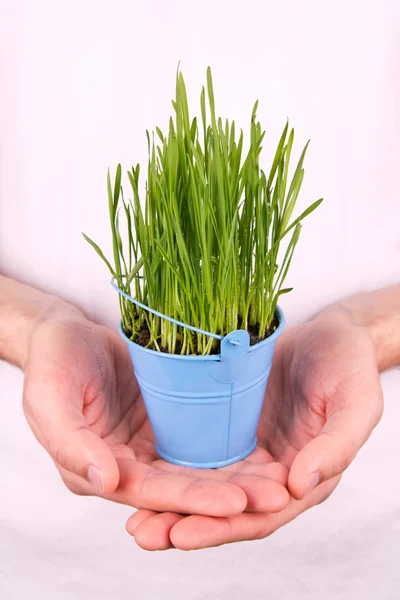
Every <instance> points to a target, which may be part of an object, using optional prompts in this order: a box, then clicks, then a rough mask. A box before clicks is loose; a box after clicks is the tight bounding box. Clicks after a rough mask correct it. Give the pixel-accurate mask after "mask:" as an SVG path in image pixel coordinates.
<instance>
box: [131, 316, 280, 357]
mask: <svg viewBox="0 0 400 600" xmlns="http://www.w3.org/2000/svg"><path fill="white" fill-rule="evenodd" d="M240 325H241V322H240V319H239V328H240ZM278 326H279V321H278V319H277V317H276V315H274V318H273V321H272V323H271V325H270V326H269V327H268V329H267V330H266V332H265V336H264V337H263V339H266V338H267V337H269V336H270V335H272V334H273V333H274V331H275V330H276V329H277V328H278ZM247 332H248V334H249V336H250V346H254V345H255V344H258V342H260V341H261V340H260V337H259V335H258V332H259V327H258V325H250V326H249V327H248V328H247ZM226 333H228V332H225V334H224V335H226ZM128 337H129V338H130V335H129V334H128ZM133 341H134V342H135V343H136V344H139V346H142V347H143V348H146V346H147V345H148V343H149V342H150V332H149V329H148V327H147V324H146V323H144V324H143V325H142V327H141V328H140V330H139V331H138V332H137V336H136V338H135V339H134V340H133ZM180 351H181V344H180V342H179V341H178V342H177V345H176V352H175V354H180ZM161 352H166V353H167V354H168V350H167V349H166V348H161ZM219 352H220V350H219V348H218V347H217V348H215V349H214V350H213V352H211V354H219ZM195 354H197V352H195Z"/></svg>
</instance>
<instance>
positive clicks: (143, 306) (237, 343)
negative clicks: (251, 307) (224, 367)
mask: <svg viewBox="0 0 400 600" xmlns="http://www.w3.org/2000/svg"><path fill="white" fill-rule="evenodd" d="M111 285H112V286H113V288H114V290H116V291H117V292H118V293H119V294H120V295H121V296H123V297H124V298H126V299H127V300H129V301H130V302H133V304H136V306H140V308H143V309H144V310H146V311H147V312H150V313H152V314H153V315H156V316H157V317H160V318H161V319H165V320H166V321H170V323H175V325H180V326H181V327H185V329H190V331H195V332H196V333H201V334H202V335H207V336H208V337H212V338H214V339H216V340H219V341H221V342H222V340H224V339H225V338H224V336H222V335H218V334H216V333H211V332H209V331H204V329H199V328H198V327H193V326H192V325H187V324H186V323H182V321H178V320H177V319H173V318H172V317H168V316H167V315H164V314H163V313H160V312H158V310H154V308H150V307H149V306H146V305H145V304H142V302H139V300H135V298H132V296H130V295H129V294H127V293H126V292H124V291H123V290H121V288H119V287H118V285H117V283H116V281H115V277H112V278H111ZM229 335H230V334H229ZM227 337H228V336H227ZM229 341H230V343H231V344H232V345H233V346H241V345H242V344H241V342H240V341H239V340H235V339H231V338H230V339H229Z"/></svg>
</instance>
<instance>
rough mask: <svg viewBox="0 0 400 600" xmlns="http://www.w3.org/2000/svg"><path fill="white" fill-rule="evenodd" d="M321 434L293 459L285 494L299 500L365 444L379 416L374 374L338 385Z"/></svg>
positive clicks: (379, 393) (338, 471)
mask: <svg viewBox="0 0 400 600" xmlns="http://www.w3.org/2000/svg"><path fill="white" fill-rule="evenodd" d="M333 406H334V408H333V411H332V413H331V414H328V415H327V422H326V425H325V427H324V428H323V429H322V431H321V433H320V434H319V435H318V436H317V437H316V438H314V439H313V440H311V441H310V442H309V443H308V444H307V445H306V446H305V447H304V448H303V449H302V450H301V451H300V452H299V453H298V454H297V456H296V458H295V459H294V461H293V464H292V467H291V469H290V473H289V482H288V485H289V491H290V493H291V494H292V495H293V497H294V498H296V499H297V500H301V499H302V498H304V497H305V496H306V495H307V494H308V493H310V492H311V491H312V490H313V489H314V488H315V487H316V486H317V485H318V484H319V483H321V482H323V481H326V480H328V479H330V478H332V477H335V476H337V475H340V474H341V473H343V471H344V470H345V469H346V468H347V467H348V466H349V465H350V463H351V462H352V460H353V459H354V457H355V456H356V454H357V452H358V450H359V449H360V448H361V446H363V444H364V443H365V442H366V441H367V439H368V438H369V436H370V435H371V433H372V430H373V429H374V427H375V426H376V425H377V423H378V422H379V419H380V417H381V415H382V391H381V387H380V382H379V376H378V373H377V372H376V373H375V372H372V373H371V372H368V373H360V374H357V375H356V376H354V377H352V378H351V379H349V380H348V381H347V382H346V383H345V384H344V385H342V386H341V387H340V388H339V389H338V391H337V393H336V395H335V398H334V401H333Z"/></svg>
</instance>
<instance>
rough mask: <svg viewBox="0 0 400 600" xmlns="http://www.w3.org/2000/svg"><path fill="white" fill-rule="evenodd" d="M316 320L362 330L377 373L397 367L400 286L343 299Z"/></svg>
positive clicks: (399, 327)
mask: <svg viewBox="0 0 400 600" xmlns="http://www.w3.org/2000/svg"><path fill="white" fill-rule="evenodd" d="M316 318H317V319H319V320H329V321H330V322H332V323H337V324H338V325H341V326H343V325H353V326H355V327H362V328H363V329H364V330H365V331H366V332H367V334H368V335H369V337H370V339H371V340H372V342H373V344H374V347H375V352H376V360H377V366H378V369H379V371H380V372H381V371H385V370H386V369H389V368H391V367H394V366H396V365H400V285H394V286H391V287H389V288H385V289H382V290H376V291H373V292H370V293H362V294H358V295H356V296H353V297H351V298H348V299H346V300H342V301H340V302H337V303H336V304H333V305H332V306H330V307H328V308H326V309H324V310H323V311H322V312H321V313H320V314H319V315H317V317H316Z"/></svg>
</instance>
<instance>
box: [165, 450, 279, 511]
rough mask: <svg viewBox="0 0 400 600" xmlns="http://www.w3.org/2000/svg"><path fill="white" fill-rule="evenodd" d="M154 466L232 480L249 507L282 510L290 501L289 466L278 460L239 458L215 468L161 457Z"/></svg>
mask: <svg viewBox="0 0 400 600" xmlns="http://www.w3.org/2000/svg"><path fill="white" fill-rule="evenodd" d="M153 466H156V467H157V468H158V469H160V470H161V471H164V472H168V473H174V474H179V475H182V476H184V475H189V476H190V477H196V478H198V479H207V480H214V481H226V482H229V483H233V484H235V485H236V486H238V487H239V488H241V489H242V490H243V491H244V493H245V494H246V497H247V506H246V510H248V511H260V512H279V511H280V510H282V509H283V508H284V507H285V506H286V505H287V504H288V502H289V494H288V491H287V489H286V488H287V480H288V472H289V469H288V468H287V467H286V466H284V465H281V464H279V463H277V462H271V463H268V464H261V463H252V462H247V461H240V462H238V463H236V464H235V465H230V466H229V467H226V468H224V469H215V470H212V469H202V470H195V469H190V470H189V469H187V468H185V467H179V466H175V465H172V464H170V463H166V462H165V461H161V460H160V461H156V462H155V463H153Z"/></svg>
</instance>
